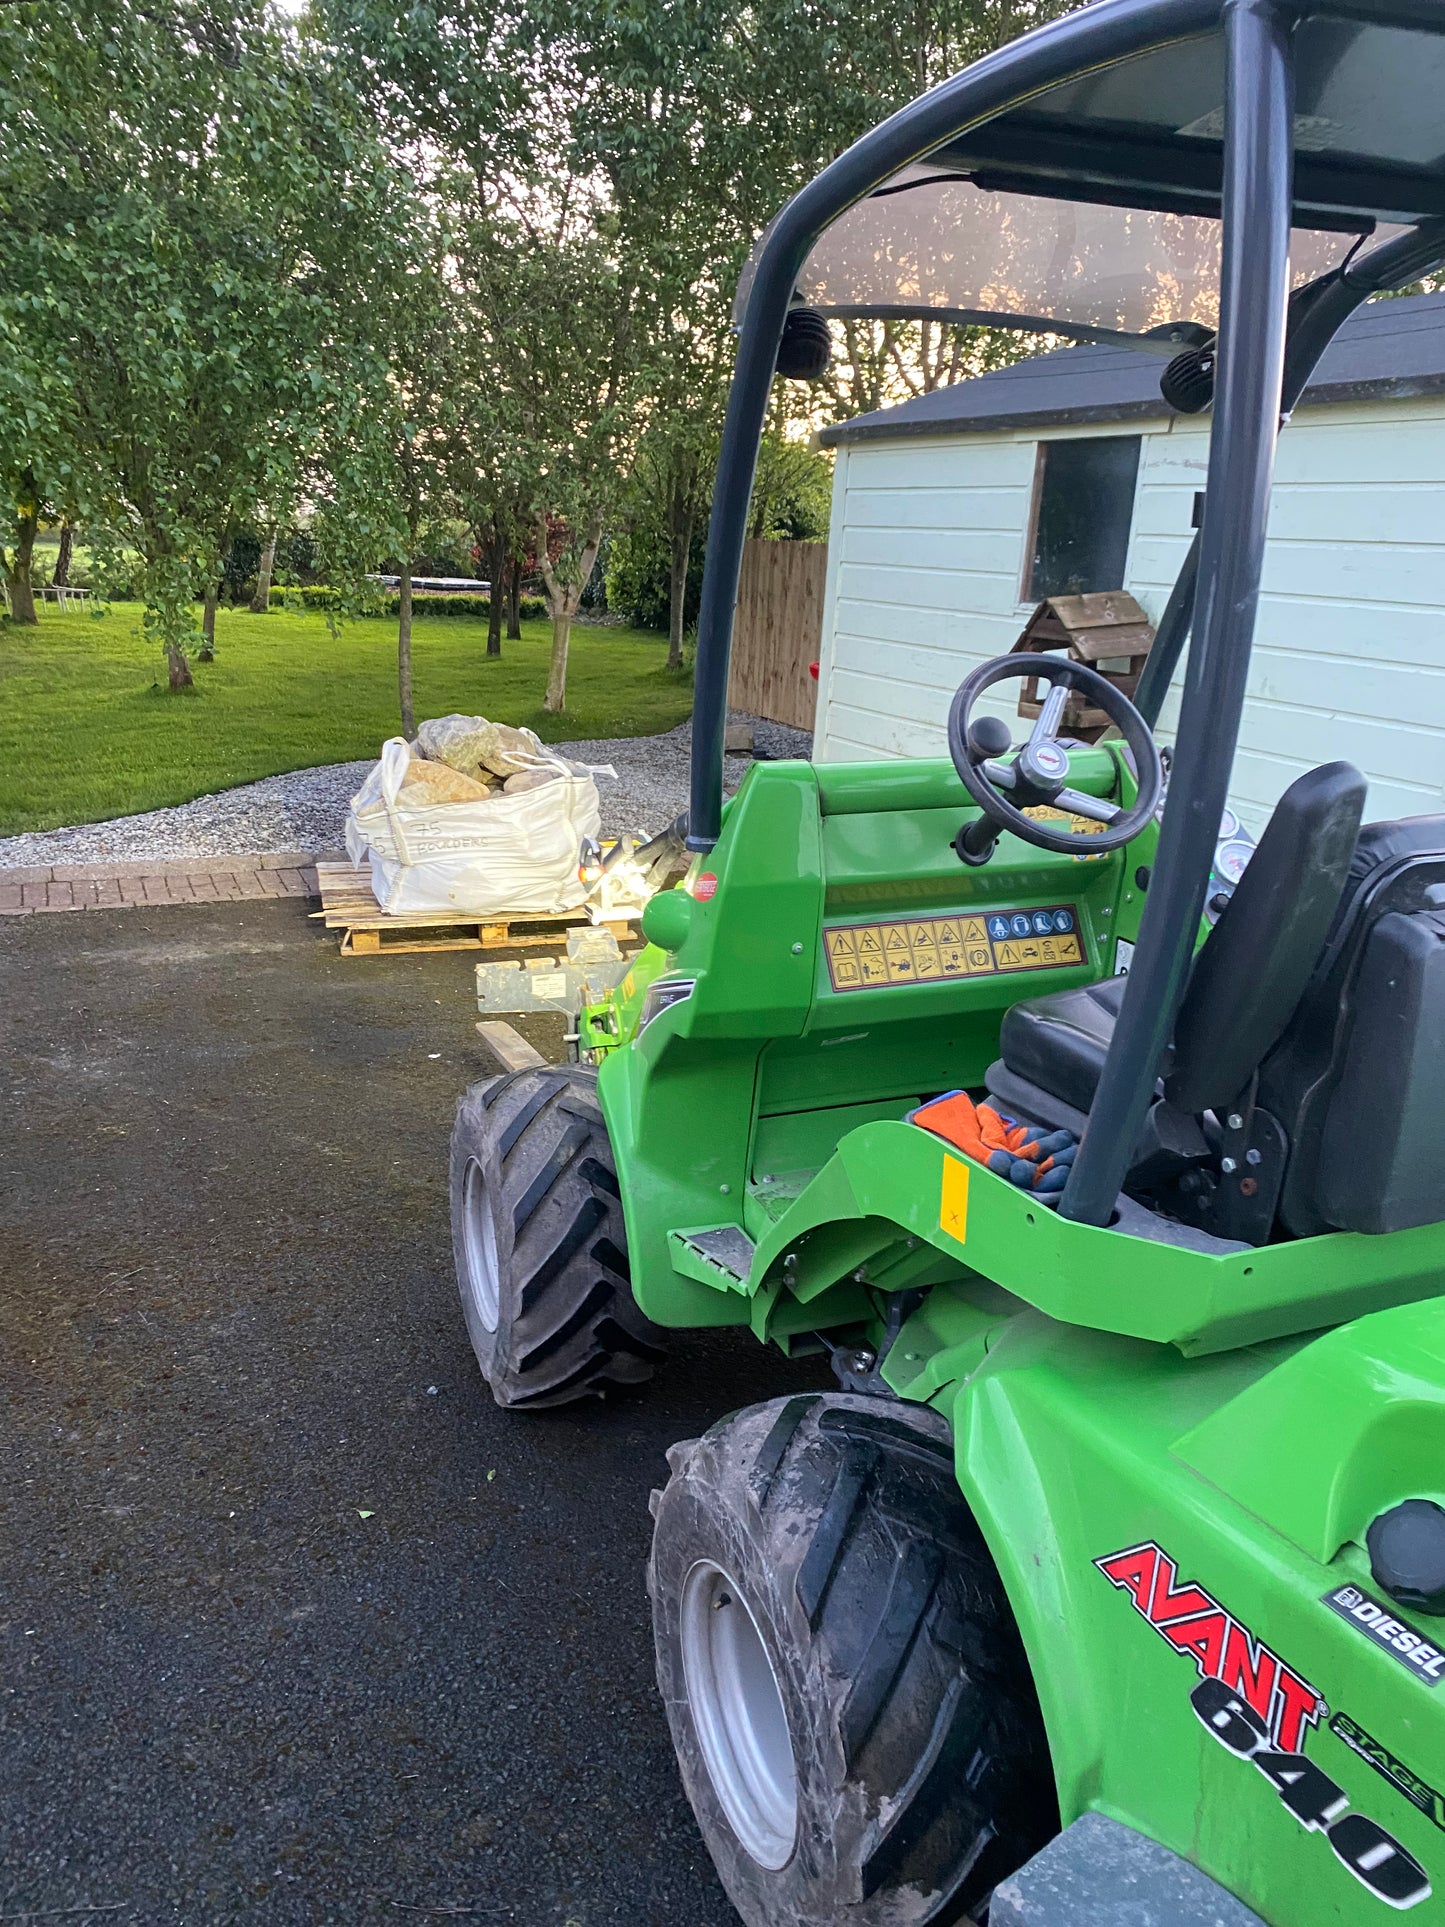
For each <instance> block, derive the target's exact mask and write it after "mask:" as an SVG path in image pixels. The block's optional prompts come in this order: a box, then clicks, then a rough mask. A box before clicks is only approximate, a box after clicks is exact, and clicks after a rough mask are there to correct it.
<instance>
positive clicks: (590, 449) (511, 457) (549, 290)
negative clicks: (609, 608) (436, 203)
mask: <svg viewBox="0 0 1445 1927" xmlns="http://www.w3.org/2000/svg"><path fill="white" fill-rule="evenodd" d="M611 239H612V238H611V237H610V236H609V235H608V233H607V231H606V226H605V224H604V223H599V222H597V221H596V220H595V217H594V214H593V212H592V211H591V210H590V209H586V208H583V209H582V210H581V212H580V213H579V212H578V211H577V210H576V209H575V208H574V207H573V206H571V205H570V204H569V203H568V202H567V201H566V200H565V198H564V199H563V200H562V201H561V203H560V204H559V205H558V206H557V207H556V208H549V209H547V210H545V212H544V215H543V217H542V218H538V219H532V218H529V217H527V216H518V215H504V214H501V213H493V214H491V215H490V216H489V217H487V218H485V219H479V221H478V223H477V225H476V227H475V228H474V230H473V233H472V236H471V241H470V246H469V248H468V250H467V253H466V257H465V261H464V265H463V273H464V277H465V279H464V298H465V302H466V305H467V306H468V308H469V309H470V311H471V313H472V315H473V317H474V321H475V325H476V328H477V331H478V332H477V340H478V343H479V349H478V353H479V357H481V358H484V359H485V361H486V362H487V363H489V365H490V366H491V367H492V368H493V369H494V370H495V371H496V380H495V384H494V388H495V393H496V394H497V396H498V397H505V407H504V408H501V407H499V409H498V412H497V414H496V416H495V418H494V419H495V434H496V438H497V443H496V445H497V447H498V449H499V450H504V451H505V453H504V454H502V455H501V456H500V457H499V460H498V462H497V471H496V473H497V480H496V486H497V487H498V488H499V490H500V494H499V495H498V496H497V498H496V500H497V501H498V502H499V503H500V504H505V503H508V502H520V503H524V504H525V507H526V515H525V518H524V523H525V526H527V527H529V529H530V533H531V540H532V546H533V549H534V552H535V555H536V560H537V568H538V571H539V572H540V574H541V577H542V585H543V591H544V594H545V597H546V600H547V607H548V613H549V615H550V616H551V619H552V650H551V656H550V659H549V662H548V670H547V687H546V693H545V696H544V699H543V706H544V707H545V708H546V709H547V710H548V711H549V712H552V713H556V712H559V711H561V710H562V709H563V708H565V706H566V695H567V657H568V651H569V648H570V644H571V631H572V623H573V620H574V619H575V617H576V614H577V610H578V608H579V606H580V604H581V600H582V591H583V590H584V588H585V587H586V585H587V580H588V577H589V576H590V575H591V573H592V570H593V568H594V567H595V565H596V561H597V554H598V550H599V548H600V545H601V540H602V530H603V527H604V525H605V523H606V520H607V517H608V515H609V513H610V512H611V510H612V509H613V508H614V506H615V504H616V501H617V499H618V496H619V495H620V493H621V488H622V479H623V474H624V472H625V464H626V462H627V460H628V458H629V456H630V452H631V438H632V433H633V427H634V410H635V407H636V400H637V395H636V382H635V362H634V353H633V340H632V318H633V317H632V301H633V291H632V289H631V288H630V287H629V285H628V283H627V281H626V279H625V278H624V276H623V275H622V274H621V273H620V272H619V268H618V263H617V259H616V253H615V248H614V247H613V245H612V244H611Z"/></svg>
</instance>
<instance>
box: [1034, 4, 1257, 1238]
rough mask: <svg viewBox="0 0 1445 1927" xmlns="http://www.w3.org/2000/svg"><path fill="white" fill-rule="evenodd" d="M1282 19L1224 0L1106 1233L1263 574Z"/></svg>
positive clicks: (1178, 990)
mask: <svg viewBox="0 0 1445 1927" xmlns="http://www.w3.org/2000/svg"><path fill="white" fill-rule="evenodd" d="M1291 25H1292V15H1291V14H1289V13H1286V12H1285V11H1284V10H1283V9H1282V8H1280V7H1279V6H1278V5H1276V4H1275V0H1225V8H1224V28H1225V76H1226V78H1225V135H1224V195H1223V206H1222V214H1223V223H1224V234H1223V260H1222V264H1221V273H1220V289H1219V356H1218V370H1219V372H1218V377H1217V394H1216V402H1215V420H1214V429H1213V432H1212V434H1211V436H1210V442H1209V469H1208V474H1207V478H1206V483H1205V495H1204V523H1203V527H1202V528H1201V529H1200V532H1199V580H1198V586H1197V588H1196V591H1195V598H1194V601H1195V609H1194V613H1195V622H1194V644H1193V647H1192V648H1191V650H1190V652H1189V667H1188V672H1187V676H1186V681H1185V693H1184V705H1183V709H1182V711H1181V716H1180V728H1179V736H1178V740H1177V742H1176V745H1175V751H1174V763H1173V767H1172V769H1171V770H1170V778H1169V798H1168V801H1167V803H1166V804H1165V807H1164V821H1163V825H1162V827H1161V829H1160V834H1159V853H1158V859H1157V861H1156V863H1155V865H1154V878H1153V882H1152V883H1151V885H1150V889H1149V895H1148V897H1147V899H1146V900H1145V908H1144V917H1143V921H1142V922H1141V924H1140V926H1139V941H1138V947H1137V949H1136V950H1135V953H1134V964H1133V968H1132V970H1131V971H1130V973H1129V980H1128V982H1127V984H1126V985H1125V987H1124V997H1123V1002H1122V1003H1121V1005H1120V1008H1119V1019H1118V1023H1117V1024H1116V1026H1115V1030H1114V1037H1113V1042H1112V1043H1111V1045H1110V1048H1109V1052H1108V1055H1107V1056H1106V1058H1105V1060H1104V1068H1103V1071H1102V1073H1101V1075H1100V1078H1099V1086H1098V1089H1097V1091H1096V1092H1095V1095H1094V1102H1093V1104H1092V1106H1091V1107H1090V1110H1089V1121H1088V1125H1087V1127H1086V1128H1085V1131H1084V1136H1083V1141H1082V1142H1081V1144H1080V1146H1079V1152H1078V1156H1077V1157H1076V1158H1075V1160H1074V1165H1073V1169H1072V1170H1071V1171H1070V1173H1069V1181H1068V1183H1067V1185H1066V1186H1065V1187H1064V1193H1063V1196H1062V1198H1061V1199H1060V1201H1059V1212H1060V1215H1061V1216H1063V1217H1066V1218H1072V1219H1074V1220H1075V1221H1076V1222H1078V1223H1080V1224H1093V1225H1107V1224H1108V1223H1109V1221H1110V1219H1111V1218H1112V1216H1113V1213H1114V1206H1115V1201H1116V1200H1117V1198H1118V1195H1119V1192H1120V1190H1121V1189H1122V1188H1123V1183H1124V1176H1125V1173H1126V1172H1127V1171H1128V1168H1129V1166H1130V1165H1131V1164H1132V1163H1133V1161H1134V1147H1135V1145H1136V1144H1137V1142H1138V1139H1139V1132H1140V1129H1141V1127H1142V1125H1143V1122H1144V1114H1145V1112H1146V1111H1147V1110H1148V1108H1149V1104H1150V1102H1151V1100H1152V1098H1153V1095H1154V1084H1155V1079H1156V1078H1157V1076H1158V1073H1159V1064H1160V1062H1161V1060H1162V1058H1163V1055H1164V1046H1165V1045H1166V1044H1167V1043H1168V1041H1169V1037H1170V1035H1171V1033H1172V1031H1173V1029H1174V1018H1175V1015H1176V1013H1177V1011H1178V1008H1179V1000H1180V998H1181V997H1182V996H1183V993H1184V985H1185V981H1186V979H1187V977H1188V973H1189V966H1190V963H1191V961H1192V959H1193V954H1194V943H1195V936H1196V933H1197V931H1198V928H1199V918H1200V913H1201V912H1202V910H1203V908H1204V892H1205V890H1206V888H1207V886H1208V881H1209V867H1210V860H1211V857H1212V855H1213V851H1214V845H1215V842H1216V839H1217V837H1218V834H1219V820H1220V817H1221V816H1222V814H1223V811H1224V804H1225V798H1226V796H1227V794H1228V791H1229V779H1230V775H1231V772H1232V769H1233V764H1234V749H1235V743H1236V740H1237V738H1238V735H1239V722H1240V716H1241V714H1242V712H1243V709H1244V687H1245V678H1246V676H1247V675H1248V672H1249V655H1250V647H1251V644H1252V642H1253V639H1254V618H1255V609H1256V606H1257V604H1258V601H1259V582H1260V576H1261V573H1262V571H1263V568H1264V542H1265V525H1266V522H1267V520H1268V517H1269V497H1270V485H1271V481H1272V479H1273V471H1274V449H1275V441H1276V438H1277V435H1278V431H1279V417H1280V399H1281V393H1282V386H1283V381H1284V351H1285V317H1286V309H1287V303H1288V299H1289V231H1290V214H1291V209H1292V199H1293V197H1292V162H1293V146H1294V133H1293V120H1294V75H1293V63H1292V52H1293V49H1292V46H1291V41H1290V27H1291Z"/></svg>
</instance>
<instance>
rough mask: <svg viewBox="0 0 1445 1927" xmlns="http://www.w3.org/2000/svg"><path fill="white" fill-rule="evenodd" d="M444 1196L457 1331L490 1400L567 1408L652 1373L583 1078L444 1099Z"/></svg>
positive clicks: (509, 1081)
mask: <svg viewBox="0 0 1445 1927" xmlns="http://www.w3.org/2000/svg"><path fill="white" fill-rule="evenodd" d="M451 1194H452V1249H453V1255H454V1257H455V1259H456V1268H457V1285H458V1288H459V1290H460V1292H461V1299H462V1309H463V1312H464V1314H465V1316H466V1321H467V1331H468V1333H469V1334H470V1337H471V1341H472V1348H473V1350H474V1351H475V1352H476V1354H477V1362H478V1364H480V1366H481V1368H482V1373H483V1376H484V1377H485V1378H486V1381H487V1383H488V1384H489V1385H490V1386H491V1388H492V1396H493V1397H494V1398H495V1399H496V1401H497V1403H498V1404H499V1405H504V1406H515V1407H524V1408H540V1407H544V1406H550V1405H570V1404H573V1403H575V1402H576V1401H577V1400H579V1399H584V1398H599V1397H603V1396H605V1395H606V1394H607V1393H609V1392H618V1391H623V1390H625V1389H627V1388H629V1387H631V1386H635V1385H640V1384H642V1383H643V1382H644V1381H645V1380H646V1379H648V1378H650V1377H651V1376H652V1372H653V1367H654V1365H655V1364H656V1362H657V1360H658V1359H659V1358H661V1357H662V1347H661V1344H660V1339H659V1333H658V1331H657V1329H656V1327H655V1326H654V1325H652V1324H651V1323H650V1322H649V1321H648V1320H647V1319H646V1318H644V1317H643V1315H642V1313H641V1312H640V1311H639V1310H638V1308H637V1303H636V1301H635V1300H634V1298H633V1296H632V1287H631V1283H630V1281H629V1274H628V1266H627V1233H626V1231H625V1229H624V1227H623V1222H622V1203H621V1199H620V1197H619V1195H618V1186H617V1171H616V1167H615V1165H614V1163H613V1159H612V1151H611V1146H610V1144H609V1143H608V1138H607V1126H606V1124H605V1123H604V1122H603V1118H602V1112H601V1110H600V1109H599V1107H598V1103H597V1073H596V1072H595V1071H594V1070H591V1069H588V1068H586V1067H584V1066H582V1065H578V1064H558V1065H555V1066H553V1065H548V1066H544V1067H539V1068H537V1069H531V1070H523V1071H513V1072H510V1073H508V1074H506V1075H504V1076H501V1077H492V1078H486V1079H484V1080H483V1081H482V1082H481V1083H479V1084H473V1085H472V1087H471V1089H470V1090H468V1091H467V1092H466V1093H465V1095H464V1096H463V1097H462V1098H461V1100H460V1102H459V1103H458V1105H457V1120H456V1124H455V1126H454V1128H453V1130H452V1151H451Z"/></svg>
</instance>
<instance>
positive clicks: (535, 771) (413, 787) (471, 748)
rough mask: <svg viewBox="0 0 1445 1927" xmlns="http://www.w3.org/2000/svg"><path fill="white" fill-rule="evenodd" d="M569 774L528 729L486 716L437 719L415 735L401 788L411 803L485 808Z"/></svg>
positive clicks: (426, 723) (568, 768) (424, 725)
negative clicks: (497, 799) (501, 797)
mask: <svg viewBox="0 0 1445 1927" xmlns="http://www.w3.org/2000/svg"><path fill="white" fill-rule="evenodd" d="M570 769H571V765H570V764H568V763H566V762H564V761H562V759H561V758H559V757H557V756H554V755H553V754H552V753H551V752H550V751H549V750H545V749H544V748H543V747H542V742H541V738H540V737H538V736H536V735H534V733H533V732H532V731H531V730H530V729H514V728H513V727H512V725H511V724H510V723H493V722H488V720H487V718H486V717H485V716H438V717H436V718H434V719H433V720H432V721H430V722H425V723H423V724H422V726H421V728H420V729H419V730H418V731H417V733H416V741H415V742H414V743H412V744H411V762H410V764H409V765H408V767H407V772H406V775H405V776H404V777H403V778H402V785H401V787H402V793H403V795H405V793H406V792H407V791H411V792H412V794H411V795H410V796H409V797H407V801H409V802H413V803H485V802H486V801H487V800H488V799H489V798H490V797H492V796H496V795H501V794H505V795H508V796H515V795H517V794H519V793H520V792H521V791H524V790H535V789H540V788H541V786H542V785H543V784H544V783H552V782H555V781H556V780H557V778H558V777H560V776H565V775H567V774H568V773H569V771H570Z"/></svg>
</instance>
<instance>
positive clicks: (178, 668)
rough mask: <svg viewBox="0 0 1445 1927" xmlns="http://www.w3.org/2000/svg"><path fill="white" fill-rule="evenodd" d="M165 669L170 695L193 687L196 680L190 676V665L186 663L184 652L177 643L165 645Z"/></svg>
mask: <svg viewBox="0 0 1445 1927" xmlns="http://www.w3.org/2000/svg"><path fill="white" fill-rule="evenodd" d="M166 668H167V670H168V672H169V674H170V679H171V692H172V694H174V693H175V692H176V691H177V690H181V689H190V688H192V687H193V686H194V684H195V680H196V679H195V677H194V676H193V675H192V674H191V665H190V664H189V663H188V662H187V661H186V652H185V650H184V649H182V647H181V645H180V644H179V643H178V642H168V643H167V644H166Z"/></svg>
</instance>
